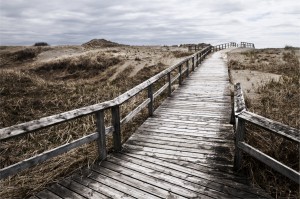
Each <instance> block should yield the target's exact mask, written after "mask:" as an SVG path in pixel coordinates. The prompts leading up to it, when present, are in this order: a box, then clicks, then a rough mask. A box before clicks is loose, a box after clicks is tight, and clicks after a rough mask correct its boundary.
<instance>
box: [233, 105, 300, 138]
mask: <svg viewBox="0 0 300 199" xmlns="http://www.w3.org/2000/svg"><path fill="white" fill-rule="evenodd" d="M237 117H238V118H240V119H243V120H245V121H247V122H250V123H252V124H255V125H257V126H259V127H261V128H263V129H266V130H268V131H271V132H273V133H276V134H277V135H280V136H282V137H284V138H286V139H288V140H292V141H295V142H298V143H300V131H299V130H298V129H295V128H292V127H290V126H288V125H285V124H282V123H280V122H276V121H274V120H271V119H268V118H265V117H263V116H260V115H257V114H255V113H251V112H248V111H245V112H243V113H241V114H239V115H238V116H237Z"/></svg>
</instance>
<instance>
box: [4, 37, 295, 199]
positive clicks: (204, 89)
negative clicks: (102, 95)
mask: <svg viewBox="0 0 300 199" xmlns="http://www.w3.org/2000/svg"><path fill="white" fill-rule="evenodd" d="M241 45H242V46H243V47H254V44H251V43H249V44H247V43H245V42H243V43H242V44H241ZM236 46H237V45H236V43H234V42H231V43H227V44H222V45H218V46H214V47H212V46H209V47H206V48H205V49H203V50H201V51H198V52H196V53H195V54H194V55H192V56H190V57H188V58H186V59H185V60H183V61H182V62H180V63H178V64H175V65H174V66H171V67H170V68H168V69H166V70H164V71H162V72H161V73H159V74H157V75H155V76H153V77H151V78H150V79H149V80H147V81H145V82H143V83H142V84H140V85H138V86H137V87H135V88H133V89H131V90H129V91H128V92H126V93H124V94H123V95H121V96H119V97H117V98H116V99H113V100H111V101H108V102H104V103H101V104H97V105H93V106H90V107H84V108H82V109H77V110H72V111H69V112H65V113H62V114H59V115H54V116H49V117H46V118H42V119H40V120H36V121H31V122H27V123H23V124H20V125H15V126H12V127H7V128H4V129H1V130H0V139H1V140H5V139H11V138H12V137H15V136H19V135H23V134H26V133H30V132H31V131H34V130H37V129H41V128H45V127H48V126H52V125H56V124H59V123H62V122H65V121H69V120H72V119H74V118H77V117H82V116H85V115H89V114H95V116H96V118H97V132H96V133H93V134H90V135H88V136H86V137H83V138H81V139H79V140H75V141H72V142H70V143H68V144H66V145H63V146H60V147H58V148H56V149H53V150H50V151H47V152H44V153H42V154H39V155H37V156H34V157H32V158H29V159H27V160H24V161H22V162H20V163H16V164H14V165H11V166H9V167H6V168H3V169H1V170H0V171H1V178H0V179H2V178H6V177H7V176H10V175H14V174H15V173H17V172H19V171H22V170H24V169H26V168H29V167H31V166H33V165H36V164H38V163H41V162H43V161H45V160H47V159H49V158H52V157H55V156H57V155H59V154H62V153H64V152H67V151H69V150H71V149H73V148H76V147H78V146H81V145H83V144H85V143H89V142H92V141H96V142H97V143H98V148H99V150H98V152H99V160H100V161H99V163H97V164H94V165H93V166H91V167H89V168H86V169H85V170H83V171H81V172H78V173H75V174H74V175H72V176H70V177H67V178H65V179H64V180H61V181H59V182H58V183H56V184H53V185H51V186H49V187H47V188H46V189H44V190H43V191H41V192H39V193H37V194H36V195H35V196H32V197H31V198H32V199H33V198H169V199H171V198H271V197H270V196H269V195H268V194H266V193H265V192H264V191H263V190H261V189H259V188H256V187H254V186H252V185H250V182H249V179H248V178H247V177H245V176H243V175H240V174H239V173H238V172H237V171H238V170H239V167H240V164H241V159H242V152H243V153H244V152H246V153H248V154H250V155H252V156H254V157H256V158H257V159H259V160H260V161H263V162H265V163H266V164H268V165H270V166H271V167H272V165H273V167H275V168H274V169H275V170H277V171H279V172H281V173H282V174H283V175H285V176H287V177H289V178H291V179H293V180H294V181H296V182H298V183H299V172H297V171H294V170H292V169H290V168H288V167H286V166H285V165H283V164H281V163H280V162H278V161H277V160H274V159H272V158H270V157H268V156H267V155H265V154H263V153H261V152H259V151H257V150H255V149H254V148H253V147H251V146H249V145H247V144H246V143H244V140H243V133H244V123H245V122H250V123H253V124H255V125H257V126H260V127H262V128H264V129H267V130H270V131H273V132H276V133H278V134H280V136H282V137H285V138H286V139H290V140H293V141H296V142H299V136H298V134H297V133H299V131H298V130H296V129H293V128H291V127H288V126H285V125H283V124H280V123H276V122H275V121H271V120H268V119H266V118H262V117H261V116H257V115H255V114H253V113H250V112H247V110H246V107H245V104H244V101H243V95H242V92H241V88H240V85H236V93H235V103H234V104H235V105H234V107H232V99H231V93H230V83H229V77H228V68H227V64H226V63H225V61H224V59H223V58H222V57H223V55H224V51H226V50H223V49H225V48H228V47H236ZM212 52H213V53H212ZM175 70H176V71H177V70H178V73H176V75H175V76H174V77H172V76H171V73H172V72H173V71H175ZM162 77H167V79H168V82H167V83H166V84H165V85H163V86H162V87H161V88H160V89H158V90H157V91H156V92H153V86H152V85H153V84H154V83H155V82H156V81H158V80H159V79H161V78H162ZM175 81H178V83H179V85H180V86H179V88H178V89H176V90H175V91H173V90H172V88H171V85H172V84H173V83H174V82H175ZM144 89H147V92H148V98H147V99H146V100H145V101H144V102H143V103H141V104H140V105H139V106H138V107H137V108H135V109H134V110H132V112H130V113H129V114H128V115H127V116H126V117H124V118H121V117H120V108H119V106H120V105H121V104H122V103H123V102H125V101H127V100H128V99H129V98H131V97H132V96H135V95H136V94H137V93H139V92H141V91H142V90H144ZM165 90H166V91H167V93H168V96H169V97H168V98H167V99H166V100H165V101H164V102H163V103H162V104H161V105H160V106H159V107H158V108H157V109H156V110H154V108H153V101H154V100H155V98H156V97H157V96H159V95H160V94H161V93H163V92H164V91H165ZM143 108H148V113H149V117H148V119H147V120H146V121H145V122H144V123H143V124H142V125H141V126H140V127H139V128H138V129H137V131H136V132H135V133H134V134H133V135H132V136H131V137H130V138H129V139H128V140H127V141H126V142H125V143H123V144H122V143H121V125H122V124H124V123H127V122H130V120H131V119H132V118H133V117H134V116H135V115H136V114H137V113H138V112H140V111H141V110H142V109H143ZM105 109H111V111H112V126H110V127H105V126H104V110H105ZM230 121H231V123H235V124H236V125H235V128H233V125H232V124H231V123H230ZM265 121H268V122H269V123H266V122H265ZM110 133H112V134H113V145H114V151H115V152H113V153H110V154H107V151H106V136H107V134H110Z"/></svg>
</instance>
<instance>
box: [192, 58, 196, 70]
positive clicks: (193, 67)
mask: <svg viewBox="0 0 300 199" xmlns="http://www.w3.org/2000/svg"><path fill="white" fill-rule="evenodd" d="M192 71H195V57H192Z"/></svg>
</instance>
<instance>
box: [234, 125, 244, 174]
mask: <svg viewBox="0 0 300 199" xmlns="http://www.w3.org/2000/svg"><path fill="white" fill-rule="evenodd" d="M244 139H245V121H244V120H242V119H238V120H237V129H236V135H235V154H234V169H235V170H236V171H237V170H239V169H240V168H241V165H242V160H243V153H242V150H241V149H239V147H238V143H239V142H243V141H244Z"/></svg>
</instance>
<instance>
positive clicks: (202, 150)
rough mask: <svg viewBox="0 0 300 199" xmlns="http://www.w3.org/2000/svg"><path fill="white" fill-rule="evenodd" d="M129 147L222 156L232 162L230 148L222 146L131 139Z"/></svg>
mask: <svg viewBox="0 0 300 199" xmlns="http://www.w3.org/2000/svg"><path fill="white" fill-rule="evenodd" d="M126 144H128V145H134V146H140V147H149V148H155V149H166V150H171V151H180V152H189V153H198V154H203V155H204V156H205V157H208V158H209V157H213V156H214V157H216V156H217V155H218V156H222V157H223V158H226V159H227V160H228V161H231V160H232V154H231V151H230V149H229V148H228V147H224V146H223V147H221V146H218V147H216V146H199V145H198V146H196V147H192V146H188V145H187V144H184V143H174V142H173V143H171V142H170V143H167V142H162V141H152V142H151V141H149V140H148V141H145V140H144V141H143V140H141V139H139V140H134V139H130V140H128V141H127V142H126Z"/></svg>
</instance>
